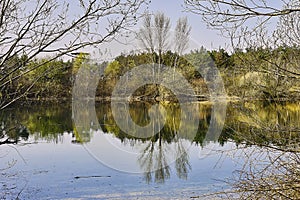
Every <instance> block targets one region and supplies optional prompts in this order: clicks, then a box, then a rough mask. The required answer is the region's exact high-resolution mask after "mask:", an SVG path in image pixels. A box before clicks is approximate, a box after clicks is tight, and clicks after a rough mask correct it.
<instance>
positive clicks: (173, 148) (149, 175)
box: [0, 102, 300, 183]
mask: <svg viewBox="0 0 300 200" xmlns="http://www.w3.org/2000/svg"><path fill="white" fill-rule="evenodd" d="M196 105H197V106H198V108H199V112H198V113H197V112H194V109H193V106H190V107H187V109H185V110H184V111H182V110H181V109H180V107H179V105H178V104H176V103H165V104H161V105H159V106H163V109H164V112H165V113H166V115H165V116H166V120H165V125H164V126H163V127H159V128H158V130H160V131H159V132H158V133H157V134H152V135H147V137H143V135H139V134H138V133H136V134H135V133H130V134H128V132H127V131H124V130H122V129H121V128H120V126H118V125H117V123H116V121H115V118H114V116H113V113H112V110H111V105H110V103H101V104H100V103H99V104H97V105H96V109H95V110H96V114H97V119H98V121H99V124H100V126H101V127H97V126H96V125H95V124H96V123H95V122H91V121H89V120H86V121H83V122H82V127H79V128H77V127H76V128H74V125H73V121H72V112H71V107H70V106H68V105H64V104H58V105H51V106H47V105H45V106H28V107H17V108H15V109H11V110H5V111H3V112H1V113H0V123H1V132H0V142H1V143H0V145H1V144H5V143H19V142H22V143H24V142H25V143H26V140H27V139H28V137H29V136H32V137H33V138H34V139H35V140H36V141H40V140H46V141H49V142H55V143H57V142H63V141H62V138H63V137H62V135H63V133H66V132H68V133H69V134H72V136H73V141H72V142H73V143H79V144H87V143H92V142H93V138H94V137H95V135H93V134H101V132H99V131H98V132H95V130H90V127H91V125H92V127H94V129H97V128H101V130H102V131H103V132H104V134H107V135H113V136H114V138H115V140H118V141H120V142H121V143H122V144H124V145H129V146H133V147H134V146H139V147H140V148H138V149H139V154H138V157H137V162H138V164H139V167H140V169H141V170H142V171H144V172H145V174H144V177H145V180H146V182H151V181H155V182H160V183H162V182H164V181H165V180H166V179H168V178H169V177H170V166H169V161H170V159H173V160H174V166H175V169H176V173H177V176H178V177H179V178H182V179H186V178H187V177H188V173H189V171H190V170H191V165H190V162H189V153H188V146H189V145H199V148H201V147H204V146H205V145H206V143H207V142H208V141H205V138H206V133H207V130H208V127H209V123H210V121H211V118H212V113H211V112H212V111H211V110H212V104H209V103H201V104H196ZM152 106H153V104H152V103H142V102H139V103H133V104H129V108H128V110H129V113H130V117H131V118H132V120H133V121H134V123H136V124H138V125H140V126H145V125H148V124H149V122H150V118H151V112H149V109H150V108H151V107H152ZM120 109H121V108H120ZM85 115H86V117H83V119H89V117H88V115H89V112H88V111H86V113H85ZM182 116H189V117H192V118H196V119H199V125H198V129H197V132H196V135H195V134H193V131H192V129H193V127H190V126H189V125H188V124H185V126H184V131H179V129H180V121H181V118H182ZM127 117H128V116H120V118H121V119H122V122H123V124H122V126H123V127H124V126H126V124H130V123H128V120H129V119H128V118H127ZM299 118H300V105H299V103H287V102H282V103H280V104H278V103H277V104H272V103H265V102H246V103H232V104H230V105H229V106H228V108H227V118H226V124H225V128H224V129H223V131H222V134H221V136H220V137H218V135H211V136H210V137H209V140H210V141H213V142H218V143H219V144H221V145H223V144H224V143H226V142H227V141H234V142H236V143H237V144H240V143H248V144H252V145H253V144H255V145H259V144H261V145H266V144H270V143H271V144H273V145H278V146H284V145H286V146H287V145H291V143H293V144H296V143H297V142H299V141H300V137H299V130H300V121H299ZM154 120H155V119H154ZM236 133H239V134H236ZM141 144H142V145H141ZM174 158H175V159H174ZM153 169H156V170H153Z"/></svg>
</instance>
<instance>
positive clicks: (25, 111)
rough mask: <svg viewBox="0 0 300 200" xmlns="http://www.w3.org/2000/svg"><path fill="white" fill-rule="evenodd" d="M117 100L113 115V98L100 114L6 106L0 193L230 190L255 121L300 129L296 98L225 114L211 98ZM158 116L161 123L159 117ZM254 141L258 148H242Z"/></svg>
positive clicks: (172, 194)
mask: <svg viewBox="0 0 300 200" xmlns="http://www.w3.org/2000/svg"><path fill="white" fill-rule="evenodd" d="M116 105H117V107H115V111H117V112H116V113H114V112H115V111H114V110H113V109H112V108H111V107H112V106H111V104H110V103H102V104H100V103H99V104H97V105H96V106H95V107H94V108H96V109H95V110H94V111H95V112H94V111H93V110H92V112H91V110H89V108H87V109H85V107H83V109H82V110H80V109H79V110H80V112H81V113H77V112H78V108H76V109H77V110H76V112H74V110H73V112H72V106H71V105H68V104H53V105H47V106H46V105H43V106H41V105H39V106H38V105H36V106H18V107H16V108H14V109H7V110H5V111H3V112H2V113H1V114H0V123H1V127H0V128H1V131H2V138H1V140H0V141H1V142H2V143H3V144H1V145H0V158H1V162H0V169H2V170H1V171H0V173H1V174H0V176H1V179H0V191H1V192H0V199H2V198H3V199H4V198H6V199H15V198H16V197H17V196H18V197H19V198H20V199H155V198H157V199H162V198H165V199H170V198H171V199H174V198H178V199H189V198H190V197H197V196H199V195H202V194H206V193H212V192H215V191H226V190H227V189H230V186H228V185H227V184H226V183H225V182H224V180H227V179H228V178H230V177H231V176H232V175H233V172H234V171H235V170H237V169H239V168H240V167H241V165H242V164H243V156H236V155H237V154H238V151H240V150H237V149H236V147H237V146H240V145H242V144H244V143H245V141H246V139H245V138H247V137H248V136H249V135H251V131H250V129H253V128H255V129H262V128H264V130H266V128H267V127H272V126H281V127H287V126H288V127H290V128H293V129H295V130H299V127H300V121H299V119H300V104H299V103H286V102H282V103H280V104H270V103H263V102H250V103H249V102H248V103H230V104H228V105H227V110H226V113H224V112H222V111H220V110H218V109H214V108H215V107H214V105H213V104H209V103H193V104H186V105H185V107H184V110H181V109H180V106H179V105H178V104H171V103H169V104H167V103H165V104H161V105H157V106H156V108H157V109H158V110H154V109H153V108H154V107H155V106H154V107H153V105H154V104H150V103H134V104H129V106H126V105H124V104H116ZM116 105H115V106H116ZM151 108H152V109H151ZM73 109H75V108H74V107H73ZM126 110H128V111H129V115H127V114H125V113H126ZM153 113H154V114H153ZM155 113H163V114H161V115H156V114H155ZM114 114H115V115H114ZM224 114H225V116H224V117H226V120H225V125H224V127H223V126H222V123H221V122H222V116H220V115H224ZM93 115H95V116H93ZM76 116H77V117H78V116H80V117H79V119H75V118H76ZM162 116H164V117H162ZM95 117H96V119H97V121H95ZM161 117H162V118H165V121H164V125H162V124H160V123H154V122H157V120H160V119H162V118H161ZM190 122H191V123H190ZM195 123H196V128H195ZM133 124H137V125H139V126H138V127H137V126H135V125H133ZM157 124H158V125H157ZM212 124H213V127H212ZM147 126H148V128H149V127H150V129H149V130H152V132H151V131H150V132H149V131H148V129H145V127H147ZM218 126H219V127H218ZM220 127H221V128H222V129H220V130H222V131H220V133H218V131H219V128H220ZM141 128H142V129H141ZM143 128H144V129H143ZM151 128H152V129H151ZM209 130H210V131H209ZM236 132H239V133H241V135H242V136H243V137H237V136H236V135H235V134H234V133H236ZM207 133H210V134H209V135H208V134H207ZM298 134H299V132H296V135H298ZM257 140H258V143H259V142H272V143H274V144H275V145H284V144H283V143H282V142H281V140H278V139H277V140H276V141H275V140H274V141H270V140H268V141H263V140H262V139H261V138H257ZM4 141H6V143H7V142H9V143H11V144H4ZM253 148H260V147H256V146H248V147H247V148H246V149H249V150H251V149H253ZM221 152H223V153H221ZM224 152H227V153H224ZM10 165H11V167H9V166H10ZM8 167H9V168H8ZM5 168H8V169H5Z"/></svg>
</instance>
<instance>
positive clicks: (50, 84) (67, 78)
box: [0, 47, 300, 101]
mask: <svg viewBox="0 0 300 200" xmlns="http://www.w3.org/2000/svg"><path fill="white" fill-rule="evenodd" d="M299 58H300V49H298V48H296V47H295V48H293V47H279V48H276V49H271V48H268V49H263V48H249V49H246V50H244V51H243V50H235V52H234V53H230V52H227V51H225V50H224V49H219V50H212V51H209V50H206V49H205V48H204V47H200V48H199V49H196V50H192V51H190V52H189V53H187V54H184V55H182V56H179V55H178V54H176V53H173V52H172V51H167V52H165V53H163V54H162V55H161V59H160V58H159V55H158V54H156V53H152V54H151V53H148V52H142V53H131V54H128V55H125V54H121V55H119V56H117V57H116V58H115V59H114V60H113V61H110V62H103V63H96V62H95V63H93V60H92V59H91V58H90V57H89V55H88V54H85V53H79V54H78V55H76V57H74V58H73V59H71V60H68V61H64V60H52V61H47V58H42V59H35V60H33V61H31V62H29V63H28V64H26V65H27V66H26V67H25V66H24V68H26V69H28V68H31V67H30V66H37V65H39V64H40V63H45V61H47V62H46V64H43V65H41V66H40V67H39V68H37V69H35V70H32V71H31V72H30V73H28V74H26V75H24V76H22V77H21V78H20V79H19V80H18V82H11V84H9V86H8V89H6V90H5V91H1V93H0V94H1V95H0V96H1V98H7V99H13V98H14V96H16V93H19V94H24V95H23V96H22V98H23V100H27V101H36V100H52V101H62V100H64V101H68V100H69V101H70V100H71V98H72V85H73V83H74V80H75V78H76V77H75V76H76V73H77V71H78V69H79V68H80V67H81V66H85V67H90V68H91V67H94V68H98V71H97V72H96V73H101V74H102V76H101V80H100V81H99V84H98V87H97V92H96V94H95V97H96V99H97V100H109V98H110V96H111V93H112V91H113V89H114V87H115V85H116V83H117V82H118V80H119V79H120V77H121V76H124V75H125V73H126V72H127V71H129V70H131V69H133V68H134V67H136V66H139V65H143V64H151V63H152V62H153V60H154V61H157V60H158V59H160V60H161V63H162V65H163V67H165V68H167V67H171V68H172V69H173V68H175V69H176V71H178V72H179V73H181V74H182V75H183V76H184V78H185V79H187V80H188V82H189V83H190V84H191V85H192V87H193V89H194V92H195V95H196V96H197V97H198V99H199V100H207V99H208V98H209V95H210V94H209V92H208V90H207V87H206V82H205V80H204V79H203V77H202V75H201V74H200V73H199V71H198V70H197V67H203V68H205V67H208V66H209V65H212V64H213V65H215V66H216V67H217V69H218V70H219V71H220V74H221V77H222V79H223V82H224V86H225V90H226V93H227V96H228V98H230V99H244V100H297V99H299V95H300V93H299V91H300V82H299V79H298V77H299V76H300V74H299V69H298V68H297V64H298V63H299V61H300V60H299ZM24 59H26V55H22V56H14V57H13V58H11V59H10V60H9V61H7V63H6V65H8V66H9V65H11V66H14V65H20V64H21V65H22V60H24ZM212 61H213V63H212ZM99 66H100V67H99ZM99 70H100V71H99ZM101 70H102V72H101ZM19 73H22V68H21V69H20V70H19ZM36 77H39V78H36ZM128 78H131V77H128ZM28 88H30V90H28ZM134 96H135V99H136V100H155V98H157V96H159V97H160V100H163V99H164V100H168V101H176V97H175V96H174V95H172V92H171V91H169V90H168V89H167V88H164V87H162V86H159V87H156V86H155V85H147V86H144V87H142V88H139V89H138V90H137V91H136V92H135V93H134Z"/></svg>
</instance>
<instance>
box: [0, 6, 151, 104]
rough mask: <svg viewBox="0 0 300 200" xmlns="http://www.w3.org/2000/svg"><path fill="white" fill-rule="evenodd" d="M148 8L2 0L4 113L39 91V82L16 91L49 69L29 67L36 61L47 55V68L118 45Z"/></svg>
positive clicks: (0, 47)
mask: <svg viewBox="0 0 300 200" xmlns="http://www.w3.org/2000/svg"><path fill="white" fill-rule="evenodd" d="M147 3H148V1H147V0H134V1H131V0H78V1H68V0H64V1H58V0H38V1H32V0H2V1H1V2H0V10H1V12H0V94H1V95H0V96H1V98H0V105H1V108H4V107H7V106H8V105H10V104H11V103H13V102H15V101H16V100H18V99H20V98H22V97H23V96H24V95H25V94H26V93H27V92H28V91H29V90H30V89H31V87H32V86H33V85H34V82H33V83H32V85H31V86H29V87H28V86H26V88H22V86H20V88H19V89H18V90H17V91H16V90H11V87H10V86H11V85H18V80H19V79H20V78H21V77H22V76H24V75H26V74H28V73H29V72H31V71H33V70H35V69H37V68H39V67H40V66H41V65H43V64H45V63H40V64H38V65H34V66H31V65H28V64H29V63H30V62H31V61H32V60H34V59H36V58H39V57H41V56H45V55H47V56H48V57H49V59H48V60H47V61H45V62H51V61H52V60H54V59H57V58H61V57H62V56H64V55H68V54H69V53H71V52H74V51H77V50H80V49H82V48H84V47H92V46H93V47H96V48H99V46H98V45H100V44H102V43H105V42H108V41H110V40H112V39H113V38H114V37H115V36H116V34H117V33H119V32H120V31H121V30H122V29H124V28H128V27H130V26H131V25H134V24H135V23H136V21H137V18H138V17H139V16H140V14H139V10H140V9H143V8H145V7H144V5H146V4H147ZM75 11H76V12H75ZM73 13H74V14H73ZM17 57H21V59H16V58H17ZM49 70H51V69H49ZM40 76H43V74H40ZM39 78H40V77H37V78H36V79H37V80H38V79H39Z"/></svg>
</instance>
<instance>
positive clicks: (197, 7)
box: [184, 0, 300, 47]
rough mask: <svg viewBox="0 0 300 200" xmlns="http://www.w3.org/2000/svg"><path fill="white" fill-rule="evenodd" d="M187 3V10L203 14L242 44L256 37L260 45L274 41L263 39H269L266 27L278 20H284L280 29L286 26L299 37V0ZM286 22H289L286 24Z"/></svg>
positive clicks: (202, 0) (195, 0) (210, 23)
mask: <svg viewBox="0 0 300 200" xmlns="http://www.w3.org/2000/svg"><path fill="white" fill-rule="evenodd" d="M184 2H185V8H186V10H187V11H189V12H192V13H195V14H198V15H201V16H202V17H203V20H204V21H205V22H206V23H207V24H208V26H209V27H211V28H213V29H218V30H220V31H221V32H222V33H224V35H226V36H229V37H231V38H234V39H237V40H236V42H237V43H239V42H241V39H242V38H241V37H243V38H246V40H247V41H244V40H243V42H246V43H248V44H249V42H250V40H251V38H254V37H255V39H259V38H260V39H259V42H260V46H262V45H268V43H265V44H264V42H267V41H270V40H263V39H266V38H265V37H266V36H267V35H266V30H265V28H263V27H265V26H268V25H269V24H270V23H274V22H275V23H276V21H278V19H281V23H279V24H278V25H279V26H278V27H277V29H282V26H283V25H284V26H285V27H286V28H289V31H292V32H293V33H294V34H296V35H297V33H298V30H299V22H298V21H299V20H297V17H296V16H299V12H300V3H299V1H297V0H289V1H286V0H280V1H276V2H274V1H270V0H258V1H254V0H185V1H184ZM283 19H289V20H283ZM283 21H285V22H287V23H286V24H284V23H283ZM269 28H270V27H269ZM287 33H288V32H285V34H287ZM262 36H264V37H263V38H262ZM295 39H296V37H295ZM251 42H254V41H251ZM256 44H257V43H256ZM253 45H254V44H253ZM297 45H299V43H298V44H297ZM235 47H237V46H235Z"/></svg>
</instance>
